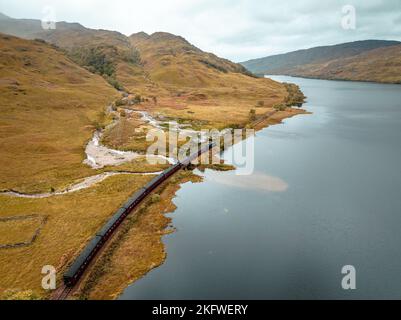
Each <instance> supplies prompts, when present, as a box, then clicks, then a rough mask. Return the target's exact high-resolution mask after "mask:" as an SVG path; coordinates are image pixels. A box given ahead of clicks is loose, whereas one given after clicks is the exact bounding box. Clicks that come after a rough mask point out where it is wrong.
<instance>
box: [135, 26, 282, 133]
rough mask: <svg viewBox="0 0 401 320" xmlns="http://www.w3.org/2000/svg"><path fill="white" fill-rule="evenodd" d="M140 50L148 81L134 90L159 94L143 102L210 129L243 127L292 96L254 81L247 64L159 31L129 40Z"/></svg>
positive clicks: (265, 81) (156, 110) (276, 85)
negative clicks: (254, 114)
mask: <svg viewBox="0 0 401 320" xmlns="http://www.w3.org/2000/svg"><path fill="white" fill-rule="evenodd" d="M130 41H131V43H132V45H133V46H134V47H135V48H136V49H137V50H138V52H139V54H140V57H141V63H142V67H143V71H144V74H146V78H147V82H146V83H144V84H143V85H142V86H139V87H138V86H137V87H131V88H130V90H131V91H133V92H138V93H139V94H141V95H144V96H156V98H157V103H152V102H150V103H144V104H143V107H144V108H147V109H148V110H149V111H150V112H152V113H154V114H158V113H161V114H163V115H164V116H167V117H173V118H176V119H177V118H178V119H180V120H182V121H187V120H188V121H195V122H202V123H203V125H204V126H207V127H211V126H213V127H217V128H222V127H226V126H230V125H232V124H235V125H238V126H244V125H246V124H247V123H248V122H249V113H250V111H251V109H253V108H255V107H256V106H257V105H258V104H259V106H260V108H258V109H257V113H258V114H264V113H266V112H268V111H269V109H271V108H272V107H273V106H274V105H276V104H280V103H282V102H283V101H285V99H286V97H287V95H288V92H287V90H286V88H285V87H284V86H283V85H282V84H279V83H277V82H274V81H271V80H268V79H263V78H255V77H254V76H252V75H250V74H249V72H247V71H246V70H245V69H244V68H243V67H242V66H240V65H239V64H236V63H232V62H230V61H228V60H226V59H222V58H219V57H217V56H215V55H214V54H211V53H207V52H203V51H202V50H200V49H198V48H196V47H195V46H193V45H191V44H190V43H189V42H188V41H186V40H185V39H183V38H182V37H179V36H175V35H172V34H168V33H163V32H157V33H154V34H152V35H147V34H146V33H143V32H141V33H137V34H134V35H132V36H131V37H130Z"/></svg>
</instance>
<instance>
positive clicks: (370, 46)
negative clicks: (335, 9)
mask: <svg viewBox="0 0 401 320" xmlns="http://www.w3.org/2000/svg"><path fill="white" fill-rule="evenodd" d="M400 44H401V43H400V42H397V41H382V40H366V41H356V42H350V43H343V44H339V45H334V46H324V47H316V48H311V49H307V50H299V51H294V52H290V53H286V54H281V55H275V56H270V57H266V58H261V59H254V60H250V61H246V62H243V63H242V65H244V66H245V67H246V68H248V69H249V70H250V71H252V72H255V73H257V74H284V75H293V76H313V75H312V74H314V75H315V76H316V77H321V78H324V79H326V78H327V79H342V78H341V77H343V76H345V75H351V74H352V77H351V78H352V80H365V81H367V80H368V79H367V78H366V74H365V72H364V70H362V69H361V68H359V69H358V70H359V71H358V72H355V71H353V70H351V69H350V70H348V69H344V70H343V72H340V73H342V74H340V75H339V77H336V76H335V74H336V73H338V71H339V70H336V69H333V70H331V71H329V70H328V69H327V66H328V65H330V64H331V63H332V62H333V66H334V65H337V66H338V64H339V63H340V62H341V61H342V60H344V64H343V67H344V68H346V67H347V63H346V60H347V59H352V58H355V59H353V61H354V62H356V61H357V60H358V59H362V60H363V59H373V60H372V62H371V63H376V62H373V61H377V59H375V58H374V54H375V52H376V53H378V52H380V51H373V53H372V54H371V55H367V56H366V55H364V54H365V53H367V52H370V51H372V50H376V49H380V48H383V51H381V52H382V53H384V54H386V53H389V54H390V56H389V57H388V58H390V59H392V57H393V56H392V55H391V53H390V52H391V49H390V50H389V51H386V50H385V48H388V47H394V46H397V45H400ZM377 58H379V57H377ZM376 67H380V64H379V65H377V66H376ZM320 68H325V70H326V71H324V70H320ZM349 68H350V66H349ZM386 70H387V69H386ZM383 73H385V72H383ZM319 74H320V76H318V75H319ZM328 75H331V76H330V77H329V76H328ZM351 78H350V79H351ZM386 78H389V79H390V78H392V76H391V75H388V76H386V75H384V74H383V79H386ZM344 79H347V78H344ZM380 81H381V80H380Z"/></svg>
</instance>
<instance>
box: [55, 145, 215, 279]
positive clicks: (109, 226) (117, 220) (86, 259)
mask: <svg viewBox="0 0 401 320" xmlns="http://www.w3.org/2000/svg"><path fill="white" fill-rule="evenodd" d="M214 146H215V143H209V144H208V145H207V146H204V147H202V148H201V149H200V150H199V151H198V152H196V153H193V154H192V155H190V156H189V157H188V158H186V159H185V160H184V161H182V162H179V161H178V162H177V163H176V164H175V165H173V166H171V167H169V168H168V169H166V170H164V171H163V172H162V173H161V174H160V175H158V176H157V177H155V178H153V179H152V180H151V181H150V182H148V183H147V184H146V185H145V186H144V187H142V188H141V189H140V190H138V191H137V192H135V193H134V194H133V195H132V196H131V197H129V199H128V200H127V202H125V203H124V204H123V205H122V206H121V208H119V209H118V210H117V212H116V213H115V214H114V215H113V216H112V217H111V218H110V220H109V221H108V222H107V223H106V224H105V225H104V226H103V227H102V228H101V229H100V230H99V231H98V232H97V233H96V235H95V236H94V237H93V238H92V240H91V241H90V242H89V243H88V245H87V246H86V247H85V248H84V249H83V250H82V252H81V253H80V255H79V256H78V257H77V258H76V259H75V261H74V262H73V263H72V265H71V266H70V268H69V269H68V270H67V272H65V273H64V275H63V280H64V284H65V286H66V287H73V286H74V285H75V284H76V283H77V282H78V280H79V279H80V277H81V276H82V274H83V273H84V272H85V270H86V268H87V267H88V265H89V263H90V262H91V261H92V259H93V258H94V257H95V256H96V254H97V253H98V252H99V250H100V249H101V248H102V246H103V245H104V244H105V242H106V241H107V240H108V239H109V238H110V237H111V235H112V234H113V232H114V231H115V230H116V229H117V227H118V226H119V225H120V224H121V223H122V222H123V221H124V219H125V218H126V217H127V216H128V214H129V213H130V212H131V211H132V210H133V209H134V208H136V207H137V206H138V205H139V204H140V203H141V202H142V201H143V200H144V199H145V198H146V196H148V195H149V194H150V193H151V192H152V191H153V190H155V189H156V188H157V187H158V186H159V185H160V184H161V183H163V182H164V181H166V180H167V179H168V178H169V177H171V176H172V175H173V174H174V173H176V172H177V171H178V170H180V169H182V168H185V167H187V166H188V165H189V164H190V163H191V162H192V161H193V160H195V159H196V158H198V157H199V156H200V155H202V154H203V153H205V152H207V151H209V150H210V149H212V148H213V147H214Z"/></svg>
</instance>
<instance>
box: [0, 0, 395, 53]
mask: <svg viewBox="0 0 401 320" xmlns="http://www.w3.org/2000/svg"><path fill="white" fill-rule="evenodd" d="M48 3H49V2H48V0H31V1H29V2H27V1H22V0H0V11H3V12H4V13H5V14H8V15H10V16H14V17H20V18H21V17H27V18H40V16H41V10H42V8H43V7H44V6H46V5H47V4H48ZM346 4H350V5H353V6H355V8H356V15H357V29H356V30H343V29H342V28H341V18H342V12H341V9H342V7H343V6H344V5H346ZM54 6H55V8H56V9H57V17H58V18H59V19H60V20H66V21H71V22H73V21H78V22H80V23H82V24H83V25H86V26H89V27H94V28H105V29H113V30H117V31H120V32H123V33H125V34H127V35H129V34H131V33H134V32H138V31H142V30H143V31H145V32H148V33H152V32H155V31H167V32H172V33H175V34H179V35H181V36H183V37H185V38H187V39H188V40H189V41H190V42H191V43H193V44H195V45H197V46H198V47H200V48H201V49H203V50H206V51H210V52H214V53H216V54H218V55H220V56H223V57H226V58H229V59H231V60H234V61H242V60H247V59H252V58H257V57H261V56H266V55H270V54H277V53H283V52H288V51H292V50H297V49H303V48H309V47H313V46H317V45H328V44H336V43H341V42H347V41H355V40H363V39H394V40H401V0H326V1H322V0H298V1H294V0H219V1H215V0H169V1H160V0H146V1H145V0H114V1H113V2H110V1H109V0H86V1H80V0H68V1H67V0H59V1H57V2H54Z"/></svg>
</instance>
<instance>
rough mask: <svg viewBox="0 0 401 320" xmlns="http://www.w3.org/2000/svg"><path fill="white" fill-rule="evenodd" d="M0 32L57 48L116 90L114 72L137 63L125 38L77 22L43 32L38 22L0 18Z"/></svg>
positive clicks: (60, 24)
mask: <svg viewBox="0 0 401 320" xmlns="http://www.w3.org/2000/svg"><path fill="white" fill-rule="evenodd" d="M0 32H2V33H5V34H10V35H13V36H16V37H20V38H24V39H30V40H33V39H42V40H44V41H46V42H49V43H51V44H53V45H56V46H58V47H60V48H62V49H63V50H65V52H66V53H67V55H68V56H69V57H70V58H71V59H72V60H73V61H74V62H76V63H78V64H79V65H81V66H84V67H86V68H87V69H88V70H89V71H91V72H94V73H97V74H99V75H102V76H103V77H104V78H105V79H106V80H107V81H109V83H110V84H112V85H113V86H115V87H116V88H117V89H122V87H123V85H122V84H120V83H118V82H117V81H116V72H117V69H118V70H119V71H120V73H121V76H123V77H124V76H125V72H124V70H128V71H127V72H129V71H130V70H131V69H134V68H136V67H137V66H138V64H139V62H140V60H139V56H138V52H137V51H136V50H135V48H133V47H132V46H131V44H130V42H129V40H128V38H127V37H126V36H125V35H123V34H121V33H119V32H115V31H108V30H94V29H89V28H86V27H84V26H82V25H81V24H79V23H68V22H57V24H56V29H54V30H53V29H43V28H42V23H41V21H40V20H33V19H13V18H9V17H7V16H4V15H2V16H0Z"/></svg>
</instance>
